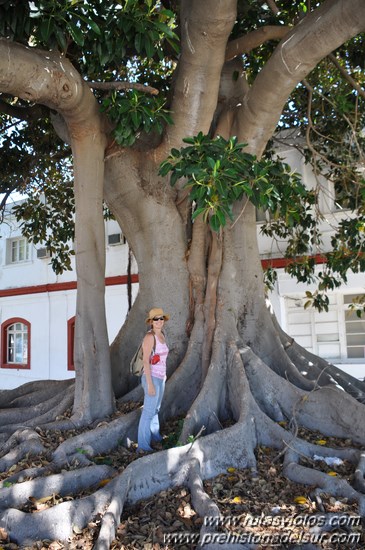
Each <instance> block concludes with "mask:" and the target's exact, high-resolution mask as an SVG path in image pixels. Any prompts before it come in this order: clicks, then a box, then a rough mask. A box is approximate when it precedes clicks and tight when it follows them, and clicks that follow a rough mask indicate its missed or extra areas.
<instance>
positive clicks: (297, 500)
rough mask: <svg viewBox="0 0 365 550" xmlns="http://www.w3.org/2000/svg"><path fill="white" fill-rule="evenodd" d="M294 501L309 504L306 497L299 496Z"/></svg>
mask: <svg viewBox="0 0 365 550" xmlns="http://www.w3.org/2000/svg"><path fill="white" fill-rule="evenodd" d="M294 502H295V503H296V504H307V502H308V501H307V499H306V497H303V496H299V497H295V499H294Z"/></svg>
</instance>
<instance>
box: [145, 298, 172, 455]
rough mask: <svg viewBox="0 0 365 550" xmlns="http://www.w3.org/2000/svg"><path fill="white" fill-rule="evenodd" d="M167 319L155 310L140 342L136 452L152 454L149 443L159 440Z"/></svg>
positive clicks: (164, 374)
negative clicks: (140, 397) (140, 408)
mask: <svg viewBox="0 0 365 550" xmlns="http://www.w3.org/2000/svg"><path fill="white" fill-rule="evenodd" d="M169 318H170V317H169V315H167V314H166V313H164V311H163V309H161V308H157V307H155V308H153V309H151V310H150V312H149V315H148V317H147V319H146V323H147V324H150V326H151V329H150V330H149V331H148V333H147V334H146V336H145V337H144V339H143V343H142V349H143V375H142V387H143V390H144V401H143V411H142V415H141V418H140V421H139V426H138V450H141V451H152V450H153V449H152V447H151V442H158V441H161V440H162V436H161V434H160V422H159V418H158V413H159V410H160V407H161V402H162V397H163V393H164V390H165V381H166V359H167V355H168V353H169V348H168V347H167V345H166V340H165V336H164V333H163V332H162V330H163V326H164V324H165V321H168V319H169Z"/></svg>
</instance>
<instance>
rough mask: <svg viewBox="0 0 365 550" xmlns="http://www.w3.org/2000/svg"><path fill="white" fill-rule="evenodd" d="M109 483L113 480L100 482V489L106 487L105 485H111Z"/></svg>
mask: <svg viewBox="0 0 365 550" xmlns="http://www.w3.org/2000/svg"><path fill="white" fill-rule="evenodd" d="M109 481H111V479H102V480H101V481H100V482H99V487H105V485H107V484H108V483H109Z"/></svg>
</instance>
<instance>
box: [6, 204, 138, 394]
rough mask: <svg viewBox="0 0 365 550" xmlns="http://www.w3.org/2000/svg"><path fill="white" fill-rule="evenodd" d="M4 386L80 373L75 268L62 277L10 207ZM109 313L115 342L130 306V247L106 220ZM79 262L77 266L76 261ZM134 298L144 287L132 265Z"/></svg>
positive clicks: (7, 387) (109, 322) (117, 227)
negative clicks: (28, 237) (27, 236)
mask: <svg viewBox="0 0 365 550" xmlns="http://www.w3.org/2000/svg"><path fill="white" fill-rule="evenodd" d="M0 237H1V238H0V327H1V340H0V360H1V363H0V390H2V389H10V388H14V387H17V386H19V385H20V384H23V383H25V382H30V381H34V380H40V379H54V380H56V379H65V378H71V377H73V376H74V366H73V354H72V350H73V335H74V319H75V311H76V286H77V284H76V276H75V271H66V272H64V273H63V274H62V275H56V274H55V273H54V272H53V270H52V268H51V266H50V263H49V262H50V259H49V256H48V254H47V251H46V250H45V249H44V248H40V247H37V248H36V247H35V246H34V245H32V244H29V243H28V242H27V240H26V239H25V238H24V237H22V235H21V232H20V229H19V226H18V224H17V223H16V222H15V220H14V218H13V217H12V216H11V212H9V211H8V213H7V215H6V218H5V221H4V222H3V223H2V224H1V228H0ZM106 240H107V242H106V250H107V254H106V258H107V260H106V279H105V282H106V296H105V300H106V314H107V319H108V335H109V342H112V341H113V340H114V338H115V336H116V335H117V332H118V330H119V329H120V327H121V325H122V323H123V321H124V319H125V317H126V314H127V312H128V309H129V298H128V276H127V266H128V245H127V244H125V242H124V239H123V236H122V234H121V231H120V229H119V226H118V224H117V223H116V222H115V221H111V220H109V221H107V222H106ZM73 265H74V264H73ZM133 270H134V274H132V276H131V278H130V279H131V281H130V283H131V286H130V292H131V296H132V301H133V300H134V299H135V296H136V293H137V287H138V283H137V281H138V276H137V275H135V273H136V267H135V265H133V266H132V273H133Z"/></svg>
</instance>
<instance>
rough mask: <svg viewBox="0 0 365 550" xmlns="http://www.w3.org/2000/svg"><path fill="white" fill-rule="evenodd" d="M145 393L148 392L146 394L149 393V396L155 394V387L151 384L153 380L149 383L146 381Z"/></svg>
mask: <svg viewBox="0 0 365 550" xmlns="http://www.w3.org/2000/svg"><path fill="white" fill-rule="evenodd" d="M147 393H148V395H150V396H151V397H153V396H154V395H156V389H155V386H154V385H153V382H151V384H148V383H147Z"/></svg>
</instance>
